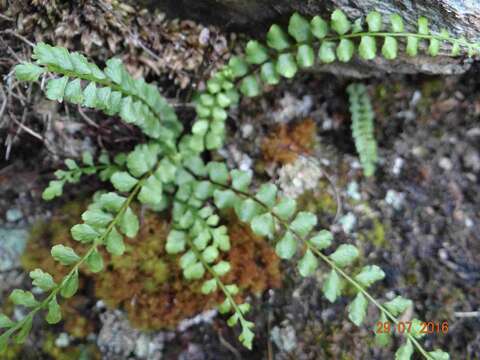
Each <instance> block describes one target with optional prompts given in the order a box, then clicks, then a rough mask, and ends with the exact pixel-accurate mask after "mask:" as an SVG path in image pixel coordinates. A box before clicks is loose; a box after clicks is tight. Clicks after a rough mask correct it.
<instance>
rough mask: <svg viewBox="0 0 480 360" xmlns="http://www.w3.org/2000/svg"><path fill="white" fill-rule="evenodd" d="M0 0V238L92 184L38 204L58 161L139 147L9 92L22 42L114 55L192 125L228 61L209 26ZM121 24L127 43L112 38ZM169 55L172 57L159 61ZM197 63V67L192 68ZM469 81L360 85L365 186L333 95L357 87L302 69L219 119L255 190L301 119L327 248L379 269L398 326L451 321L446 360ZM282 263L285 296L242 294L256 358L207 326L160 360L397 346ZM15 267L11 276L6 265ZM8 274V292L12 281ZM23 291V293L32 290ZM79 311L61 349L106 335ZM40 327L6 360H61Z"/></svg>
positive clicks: (468, 349)
mask: <svg viewBox="0 0 480 360" xmlns="http://www.w3.org/2000/svg"><path fill="white" fill-rule="evenodd" d="M6 3H7V2H2V1H0V74H1V75H2V78H3V84H2V86H1V87H0V139H1V144H0V146H1V148H0V156H1V157H0V185H1V186H0V219H4V220H2V224H0V226H2V227H9V226H11V225H12V221H9V220H7V218H8V216H7V215H8V213H9V211H10V210H11V209H17V210H20V212H21V220H18V219H17V220H15V221H14V223H15V224H16V225H15V226H17V225H19V226H20V225H21V226H24V227H28V226H29V225H31V224H33V223H35V221H37V220H38V219H48V217H49V215H50V214H51V212H52V211H53V209H54V208H56V207H59V206H60V205H59V204H60V203H66V202H68V201H70V200H71V199H73V198H76V197H78V196H79V194H84V193H90V192H92V191H93V190H94V189H96V188H97V187H98V186H99V183H97V182H96V181H95V180H94V179H91V178H89V179H88V180H87V181H85V182H84V183H82V185H81V186H79V187H68V188H67V190H66V195H65V197H64V199H62V200H59V201H56V202H54V203H44V202H43V201H42V200H41V191H42V190H43V188H44V187H45V185H46V184H47V182H48V180H49V179H50V178H51V173H52V172H53V171H54V169H56V168H58V167H60V166H62V162H63V160H64V159H65V158H66V157H74V158H75V157H79V156H80V154H81V152H82V151H83V150H85V149H91V150H93V151H95V152H96V153H97V154H98V153H99V152H100V151H101V150H107V151H109V152H113V153H115V152H118V151H122V150H125V149H129V148H130V147H131V145H132V144H133V143H135V142H136V141H138V139H139V134H138V133H137V132H136V131H135V130H133V129H132V128H129V127H128V126H125V125H121V124H120V123H119V122H118V121H117V120H116V119H108V118H106V117H104V116H102V115H101V114H98V113H94V112H86V111H85V112H84V113H83V114H81V113H79V112H78V111H77V109H76V108H75V107H72V106H69V105H64V104H61V105H58V104H52V103H50V102H48V101H46V100H44V97H43V95H42V93H41V91H40V88H39V86H37V85H33V86H29V87H25V86H24V85H23V84H19V83H17V82H16V81H15V80H14V78H13V76H12V74H11V69H12V66H13V65H15V64H16V63H17V62H19V61H22V60H26V59H28V58H29V56H30V53H31V48H30V45H29V42H35V41H39V40H42V39H43V40H45V41H49V42H52V43H58V44H63V45H66V46H67V47H69V49H71V50H82V51H84V52H85V53H86V54H87V55H89V56H90V57H91V58H92V59H93V60H95V61H96V62H97V63H98V64H99V65H101V64H102V63H103V62H104V61H105V59H106V58H108V57H111V56H114V55H115V56H120V57H122V58H123V59H124V60H125V61H126V62H127V64H128V68H129V70H130V71H132V73H134V74H136V75H137V76H138V75H143V76H145V77H146V78H147V80H149V81H153V82H155V83H157V84H158V85H159V86H160V87H161V88H162V91H163V92H164V93H165V94H167V96H168V97H169V98H170V99H171V101H173V102H175V103H176V104H177V110H178V113H179V114H180V115H181V117H182V119H184V122H185V124H186V125H187V126H188V124H189V123H190V122H191V121H192V119H193V110H192V109H191V106H190V105H189V104H190V103H189V102H190V99H191V94H192V92H193V91H194V90H195V89H198V88H200V89H201V88H202V87H203V86H204V81H205V79H207V78H208V76H209V74H210V73H211V71H212V70H213V69H214V68H215V67H216V66H218V64H221V63H222V61H224V60H225V59H226V58H227V57H228V55H229V54H230V53H231V52H235V49H236V47H237V41H238V38H239V37H238V36H237V35H235V34H227V33H223V32H222V31H221V30H219V29H216V28H214V27H207V26H203V25H201V24H196V23H193V22H190V21H177V20H173V21H172V20H168V19H165V18H164V17H163V16H162V15H161V14H154V13H149V12H138V16H133V14H137V13H136V12H135V9H134V8H132V7H129V6H120V5H118V4H117V3H116V2H109V1H106V2H98V3H95V2H93V1H84V2H83V5H82V6H83V7H78V8H76V7H74V6H69V5H65V4H58V3H57V2H56V1H34V2H31V3H32V4H30V5H27V3H26V2H25V4H24V3H23V2H22V1H19V2H18V3H17V4H13V5H8V4H6ZM22 4H23V6H22ZM132 9H133V10H132ZM107 13H109V14H113V15H112V16H106V14H107ZM97 18H98V19H100V20H98V21H94V20H93V19H97ZM119 19H120V20H119ZM126 29H127V30H128V31H129V34H130V35H131V34H136V36H137V37H135V36H133V37H132V38H130V40H129V41H124V38H123V36H125V34H126V31H127V30H126ZM179 33H183V34H184V35H185V36H183V37H179V36H178V34H179ZM151 34H160V35H158V36H156V35H155V36H154V35H151ZM88 36H90V37H88ZM135 39H136V41H134V40H135ZM94 40H95V41H94ZM240 42H241V40H240ZM86 44H90V45H89V46H86ZM179 44H181V45H179ZM175 45H177V46H175ZM178 46H180V48H181V49H180V50H178V49H177V48H178ZM176 49H177V50H176ZM165 54H169V56H170V58H169V59H170V60H169V61H166V60H164V55H165ZM195 56H197V57H198V59H194V60H192V57H195ZM173 62H176V64H175V65H173ZM214 64H215V65H214ZM479 71H480V67H479V66H478V64H474V65H473V67H472V69H471V70H469V72H468V73H467V74H465V75H461V76H448V77H446V76H443V77H433V76H424V75H423V76H421V75H409V76H400V75H391V76H385V77H384V78H382V79H366V80H363V83H365V84H366V85H367V87H368V90H369V93H370V95H371V98H372V102H373V106H374V110H375V113H376V120H375V121H376V138H377V141H378V144H379V158H380V161H379V164H378V167H377V171H376V173H375V176H374V177H373V178H371V179H366V178H365V177H363V176H362V173H361V169H360V168H359V163H358V158H357V156H356V153H355V148H354V144H353V141H352V138H351V133H350V116H349V113H348V102H347V96H346V91H345V88H346V86H347V85H348V84H349V83H351V82H352V81H355V80H352V79H348V78H339V77H334V76H333V75H328V74H323V75H320V74H308V73H307V74H303V75H300V76H297V78H296V79H295V80H293V81H289V82H284V83H283V84H282V85H280V86H278V87H276V88H274V89H271V90H269V91H268V92H267V93H266V94H265V95H264V96H263V97H262V98H260V99H254V100H244V101H243V102H242V104H241V106H240V109H241V110H240V109H239V110H236V111H233V112H232V114H231V117H230V119H229V134H228V140H227V144H229V145H228V146H226V148H225V149H223V150H222V151H221V152H220V155H218V156H224V157H226V158H227V161H228V163H229V164H230V165H244V166H252V167H253V168H254V169H255V171H256V173H257V178H258V179H261V180H266V179H272V180H273V181H276V182H277V183H279V184H280V182H281V180H280V175H279V174H280V172H281V167H282V165H281V164H272V163H269V162H267V161H265V159H264V157H263V154H262V139H263V138H265V137H268V134H271V133H274V132H275V131H277V129H278V124H279V123H291V124H295V123H298V122H301V121H303V120H305V119H311V120H309V121H312V120H313V121H314V122H315V125H316V126H315V127H314V128H313V129H315V130H314V131H315V134H314V135H315V136H314V138H315V144H314V146H313V149H312V150H311V151H310V153H309V155H308V156H309V158H312V159H316V160H317V161H318V162H319V163H320V164H321V165H320V167H321V170H322V173H323V174H324V176H323V177H322V179H321V183H322V184H324V185H323V187H320V185H319V188H317V189H314V190H313V191H314V193H315V196H316V199H317V200H318V202H319V204H320V205H319V206H320V207H321V206H322V204H326V203H327V202H328V201H330V202H332V201H333V202H335V196H334V195H335V191H334V190H336V192H337V193H338V197H339V199H340V201H341V204H342V210H341V213H340V214H336V207H335V206H334V207H333V208H329V207H327V206H325V207H324V208H322V209H321V212H322V213H323V214H324V217H323V218H322V219H321V221H322V225H325V226H330V227H331V229H333V230H334V232H335V235H336V236H335V241H336V242H337V243H344V242H346V243H354V244H356V245H357V246H358V247H359V248H360V250H361V253H362V255H363V256H362V260H361V261H362V262H363V263H362V265H364V264H367V263H375V264H378V265H379V266H381V267H382V268H383V269H384V270H385V272H386V279H385V280H384V281H383V282H382V283H381V285H376V286H375V288H373V289H374V290H373V292H374V293H375V294H376V295H377V296H378V297H381V298H383V299H391V298H393V297H394V296H395V295H400V294H401V295H402V296H405V297H408V298H411V299H412V300H414V303H415V309H414V311H413V313H412V314H410V316H415V317H417V318H419V319H422V320H425V321H433V322H435V323H443V322H444V321H448V324H449V328H448V332H447V333H446V334H442V333H434V334H430V335H428V336H427V337H426V338H425V339H424V344H425V347H426V348H428V349H433V348H440V349H442V350H444V351H448V352H450V355H451V358H452V359H480V321H479V319H480V315H479V311H480V191H479V189H480V188H479V182H480V146H479V144H480V126H479V122H478V120H479V117H480V80H479V79H480V78H479V76H478V73H479ZM3 104H5V105H3ZM327 176H328V179H329V181H326V180H327ZM329 182H331V184H333V185H328V184H329ZM325 184H327V185H325ZM280 185H281V184H280ZM332 199H333V200H332ZM319 211H320V210H319ZM10 214H11V211H10ZM337 215H339V216H337ZM10 220H11V219H10ZM348 222H350V224H347V223H348ZM348 225H351V226H348ZM0 258H1V257H0ZM283 267H284V271H285V278H284V281H283V287H282V288H280V289H275V290H270V291H267V292H265V293H264V294H263V295H262V296H258V297H252V299H251V302H252V304H253V305H254V306H253V308H254V309H253V311H252V313H251V318H252V319H254V321H255V323H256V334H257V338H256V340H255V344H254V351H253V352H249V351H247V350H245V349H244V348H242V347H241V345H240V344H239V342H238V341H237V340H236V337H237V336H238V334H237V331H238V329H230V328H228V327H227V326H226V323H225V319H223V318H222V317H220V316H217V317H214V318H213V320H206V321H203V320H202V319H199V320H198V319H197V320H198V321H197V324H196V323H195V321H194V322H193V325H191V326H189V327H186V329H182V330H177V331H175V332H173V333H162V334H163V335H162V338H161V339H162V340H161V341H162V344H163V345H162V347H159V348H160V349H161V351H160V350H158V349H157V350H158V351H160V353H161V355H160V357H159V358H163V359H177V358H178V359H235V358H238V359H240V358H242V359H365V360H366V359H390V358H393V354H394V351H395V349H396V348H398V346H399V345H400V343H401V338H400V337H399V336H394V345H393V346H391V347H389V348H387V349H380V348H378V347H376V346H374V345H373V330H374V327H375V322H376V321H375V320H376V316H377V315H378V314H376V313H375V312H374V311H373V310H372V311H371V316H369V319H370V320H369V321H368V322H367V324H366V325H365V326H362V327H360V328H357V327H355V326H354V325H353V324H352V323H351V322H349V321H348V319H347V316H346V305H347V299H346V298H342V299H341V300H340V301H338V302H337V303H335V304H330V303H329V302H328V301H327V300H326V299H325V298H324V297H323V295H322V293H321V288H322V280H323V279H324V277H325V275H326V273H327V270H328V269H326V268H322V269H321V270H319V271H318V272H317V274H316V276H315V277H313V278H308V279H303V278H301V277H300V276H299V274H298V272H297V271H296V269H295V268H294V267H293V266H292V265H291V264H290V265H289V264H286V263H285V264H283ZM12 271H17V275H18V276H20V278H21V277H22V276H23V275H22V273H21V271H20V272H19V270H18V269H14V270H12ZM18 276H15V277H14V278H15V281H12V284H11V287H13V286H18ZM23 284H24V285H25V286H26V287H27V286H28V281H27V280H26V279H25V280H24V281H23ZM8 290H9V289H8V286H5V285H4V284H2V287H1V291H2V292H1V293H0V305H3V306H7V301H6V295H7V294H8ZM82 306H84V310H85V311H89V312H92V314H95V315H94V316H93V317H94V318H95V319H96V320H95V321H97V323H96V324H95V326H94V329H95V331H94V333H93V336H90V337H87V338H86V339H85V340H79V339H75V337H73V338H72V337H71V338H70V341H71V343H70V345H69V346H75V347H76V349H78V348H79V347H82V349H83V348H88V349H90V347H89V346H92V345H94V344H96V342H97V340H96V339H97V337H98V336H99V331H100V328H101V327H102V324H104V323H107V324H109V323H110V322H105V321H103V320H102V319H103V318H105V315H101V314H104V313H105V311H106V310H105V309H103V308H101V307H100V308H99V307H98V304H95V301H87V302H86V303H85V304H84V305H82ZM107 314H108V313H107ZM369 314H370V313H369ZM112 316H113V315H112ZM115 316H119V315H118V314H117V313H115ZM109 319H110V318H109ZM42 326H43V325H42V323H41V322H39V324H36V325H34V330H33V334H32V336H31V339H30V340H29V341H28V342H27V344H26V345H25V346H24V350H22V352H19V353H17V355H15V356H18V357H17V358H23V359H27V358H32V359H40V358H41V359H43V358H45V359H50V358H62V359H63V358H65V357H61V356H63V355H61V351H59V350H58V349H57V350H55V351H54V350H51V349H52V348H48V347H47V346H46V345H45V344H46V341H47V340H46V339H47V338H48V339H50V340H48V341H50V342H52V341H51V338H52V337H53V338H55V339H56V344H57V345H58V344H59V341H58V339H59V338H61V335H60V334H62V333H63V331H64V329H62V326H56V327H53V328H47V327H42ZM103 331H105V329H103ZM165 334H166V335H165ZM102 336H103V335H102ZM148 336H154V335H148ZM135 337H138V333H136V332H135ZM157 340H158V339H157ZM152 341H153V340H152ZM52 346H53V345H52ZM53 347H55V346H53ZM47 348H48V349H49V351H47V350H46V349H47ZM60 348H61V346H60ZM89 351H90V350H89ZM109 351H110V352H109ZM93 353H95V354H97V355H92V357H91V358H95V356H97V357H99V356H100V357H101V358H105V359H115V358H116V359H118V358H122V359H123V358H129V359H137V358H138V359H140V358H142V356H141V355H139V352H138V351H132V352H131V353H130V354H127V355H122V357H119V355H118V354H117V355H115V354H116V353H115V352H112V349H108V348H102V347H100V350H99V349H98V348H97V349H95V351H94V352H93ZM59 354H60V355H59ZM100 354H101V355H100Z"/></svg>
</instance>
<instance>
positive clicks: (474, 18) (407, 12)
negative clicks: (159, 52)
mask: <svg viewBox="0 0 480 360" xmlns="http://www.w3.org/2000/svg"><path fill="white" fill-rule="evenodd" d="M142 2H143V3H145V4H148V5H150V6H152V7H156V8H159V9H161V10H162V11H165V12H167V14H168V15H169V16H171V17H184V18H190V19H194V20H197V21H200V22H202V23H205V24H216V25H220V26H222V27H225V28H227V29H230V30H235V31H241V32H247V33H250V34H251V35H252V36H258V35H259V34H264V33H265V32H266V30H267V29H268V27H269V26H270V25H271V24H272V23H273V22H276V23H283V24H285V23H286V19H288V16H289V15H290V14H292V13H293V12H294V11H298V12H300V13H302V14H305V15H323V16H324V18H326V17H327V16H328V14H330V12H331V11H332V9H334V8H340V9H342V10H343V11H344V12H345V13H346V14H347V15H348V16H349V17H350V19H355V18H358V17H360V16H362V15H365V14H366V13H368V12H369V11H372V10H376V11H378V12H380V13H382V14H392V13H400V14H401V15H402V17H403V18H404V20H405V24H406V27H407V29H416V28H417V26H416V24H417V19H418V16H420V15H423V16H425V17H427V18H428V19H429V20H430V23H431V28H432V29H433V30H436V31H439V30H440V29H443V28H445V29H447V30H448V31H449V32H450V33H452V34H454V35H456V36H457V37H460V36H465V37H466V38H468V39H470V40H472V41H475V40H476V39H478V38H479V37H480V36H479V35H480V2H479V1H478V0H467V1H460V0H438V1H436V2H432V1H430V0H418V1H411V0H403V1H397V0H385V1H374V0H356V1H353V0H328V1H323V0H311V1H305V0H255V1H254V0H247V1H245V0H202V1H198V0H143V1H142ZM469 67H470V63H468V62H464V61H462V60H458V59H452V58H447V57H442V56H440V57H436V58H430V57H426V56H420V57H417V58H413V59H412V58H407V57H401V58H400V59H398V60H397V61H394V62H389V61H385V60H381V59H379V60H377V61H374V62H364V61H354V62H352V63H350V64H346V65H345V64H337V63H335V64H333V65H328V66H320V67H317V70H320V71H328V72H332V73H336V74H340V75H346V76H355V77H365V76H371V75H377V76H380V75H381V74H382V73H385V72H394V73H416V72H422V73H431V74H458V73H462V72H465V71H466V70H467V69H468V68H469Z"/></svg>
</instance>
